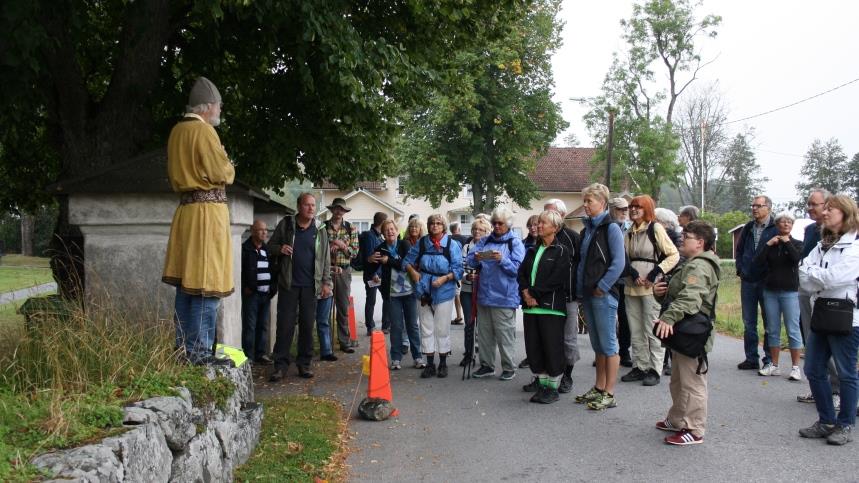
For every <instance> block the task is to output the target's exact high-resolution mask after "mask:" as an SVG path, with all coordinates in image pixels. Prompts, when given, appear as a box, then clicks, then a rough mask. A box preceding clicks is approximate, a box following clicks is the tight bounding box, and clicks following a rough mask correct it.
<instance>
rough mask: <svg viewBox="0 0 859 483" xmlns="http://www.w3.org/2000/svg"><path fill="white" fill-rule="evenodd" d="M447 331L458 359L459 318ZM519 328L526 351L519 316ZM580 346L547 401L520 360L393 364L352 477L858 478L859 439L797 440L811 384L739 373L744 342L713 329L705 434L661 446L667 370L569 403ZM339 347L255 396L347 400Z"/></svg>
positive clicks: (355, 365)
mask: <svg viewBox="0 0 859 483" xmlns="http://www.w3.org/2000/svg"><path fill="white" fill-rule="evenodd" d="M353 292H354V293H355V295H356V305H357V307H356V309H357V310H356V312H357V313H358V314H363V300H362V299H363V297H361V296H360V295H361V292H362V291H361V290H360V281H359V282H358V285H356V289H355V290H353ZM358 317H359V320H361V319H363V317H362V315H359V316H358ZM452 332H453V340H454V357H453V359H454V361H453V362H454V364H456V362H458V360H459V358H460V357H461V353H462V351H461V346H462V334H463V332H462V326H454V327H453V330H452ZM517 337H518V339H517V346H518V349H517V350H518V351H519V355H522V356H524V343H523V340H522V333H521V322H520V325H519V332H518V334H517ZM360 340H361V344H362V347H361V350H362V351H364V353H366V351H367V350H368V341H369V339H368V338H367V337H366V336H364V335H363V332H362V335H361V337H360ZM579 345H580V347H581V349H582V354H583V359H582V362H581V363H580V364H579V365H577V366H576V368H575V370H574V371H573V378H574V380H575V386H574V389H573V394H570V395H566V396H564V395H562V399H561V401H559V402H558V403H555V404H552V405H548V406H543V405H538V404H531V403H529V402H528V397H529V396H530V395H529V394H526V393H523V392H522V390H521V386H522V385H523V384H525V383H527V382H528V380H529V377H530V374H529V373H528V372H527V370H520V371H519V373H518V375H517V377H516V378H515V379H514V380H512V381H509V382H503V381H499V380H498V379H481V380H474V379H472V380H466V381H462V380H460V374H461V373H460V371H459V370H458V369H459V368H458V366H457V367H456V370H452V372H451V375H450V377H448V378H447V379H430V380H423V379H420V378H419V377H418V375H419V373H420V371H419V370H417V369H412V368H411V367H410V364H409V366H408V368H405V367H404V369H403V370H402V371H398V372H393V373H392V385H393V393H394V403H395V405H396V406H397V408H398V409H399V411H400V415H399V417H398V418H396V419H393V420H389V421H385V422H367V421H362V420H359V419H355V418H354V416H353V418H352V419H351V421H350V426H349V428H350V431H351V432H352V433H353V436H354V440H353V441H352V452H351V454H350V456H349V458H348V461H347V462H348V464H349V465H350V466H351V481H392V482H393V481H398V482H399V481H410V480H418V481H593V480H595V479H603V480H610V481H616V480H619V481H633V480H634V481H657V480H669V479H679V480H693V479H696V480H706V481H716V480H721V481H752V480H766V481H787V480H792V481H804V480H807V481H824V480H825V481H857V480H859V458H857V455H859V452H857V451H859V441H857V442H854V443H852V444H850V445H847V446H846V447H840V448H839V447H830V446H827V445H826V444H825V443H823V442H821V441H810V440H803V439H800V438H799V437H798V436H797V434H796V430H797V429H798V428H799V427H800V426H804V425H808V424H811V423H812V422H814V420H815V419H816V413H815V411H814V407H813V405H808V404H801V403H797V402H796V401H795V396H796V395H797V394H799V393H802V392H805V391H807V384H806V383H805V382H802V383H795V382H790V381H788V380H787V379H786V378H785V377H784V376H782V377H769V378H763V377H760V376H758V375H757V374H756V373H755V372H749V371H742V372H741V371H738V370H737V369H736V363H737V362H738V361H739V360H740V359H741V357H742V356H741V354H742V342H741V341H738V340H735V339H731V338H728V337H721V336H720V337H719V338H718V340H717V342H716V347H715V351H714V352H713V353H712V354H711V357H710V361H711V370H710V415H709V430H708V433H707V436H706V442H705V444H703V445H699V446H692V447H671V446H668V445H665V444H663V443H662V438H663V437H664V436H665V433H663V432H661V431H658V430H656V429H654V428H653V424H654V423H655V422H656V421H657V420H659V419H661V418H663V417H664V416H665V413H666V411H667V409H668V407H669V405H670V397H669V394H668V378H663V380H662V383H661V384H660V385H658V386H656V387H644V386H641V385H640V384H636V383H618V389H617V397H618V403H619V406H618V407H617V408H615V409H610V410H608V411H605V412H593V411H589V410H587V409H586V408H585V407H583V406H582V405H578V404H575V403H574V402H573V398H572V396H573V395H574V394H578V393H581V392H584V391H585V390H587V389H588V388H589V387H590V386H591V385H592V384H593V378H594V371H593V368H592V367H591V364H590V363H591V361H592V360H593V352H592V351H591V349H590V344H589V343H588V341H587V339H586V337H585V338H583V339H581V340H580V344H579ZM338 355H342V356H343V357H341V359H340V361H338V362H335V363H316V366H315V370H316V372H317V377H316V378H314V379H313V380H312V381H310V382H306V381H301V380H299V379H298V378H297V377H295V376H293V375H292V373H290V376H289V378H288V379H287V380H286V381H285V382H284V383H283V384H282V385H277V387H271V386H269V385H268V384H267V383H265V382H263V381H262V380H259V384H258V394H259V395H265V394H270V393H272V392H308V393H311V394H314V395H325V396H330V397H334V398H336V399H338V400H340V401H341V402H343V404H344V405H345V406H346V407H347V408H349V406H350V403H351V402H352V397H353V393H354V390H355V388H356V382H357V381H358V378H359V377H360V376H359V374H360V353H356V354H353V355H345V354H340V353H338ZM785 357H787V356H786V355H785ZM407 360H408V358H407ZM404 362H406V361H404ZM408 362H409V363H410V362H411V361H410V360H409V361H408ZM452 369H453V367H452ZM293 370H294V369H293ZM499 371H500V369H499ZM624 372H625V371H624ZM359 391H360V392H359V394H358V400H360V398H361V397H363V396H364V395H365V394H366V380H362V381H361V385H360V389H359ZM353 415H354V410H353Z"/></svg>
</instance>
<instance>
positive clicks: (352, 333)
mask: <svg viewBox="0 0 859 483" xmlns="http://www.w3.org/2000/svg"><path fill="white" fill-rule="evenodd" d="M355 325H356V324H355V304H354V302H353V299H352V296H351V295H350V296H349V339H350V340H351V341H353V342H354V341H356V340H358V328H357V327H356V326H355Z"/></svg>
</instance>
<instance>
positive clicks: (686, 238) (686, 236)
mask: <svg viewBox="0 0 859 483" xmlns="http://www.w3.org/2000/svg"><path fill="white" fill-rule="evenodd" d="M680 236H681V237H682V238H683V239H684V240H700V238H698V237H694V236H692V235H690V234H688V233H682V234H680Z"/></svg>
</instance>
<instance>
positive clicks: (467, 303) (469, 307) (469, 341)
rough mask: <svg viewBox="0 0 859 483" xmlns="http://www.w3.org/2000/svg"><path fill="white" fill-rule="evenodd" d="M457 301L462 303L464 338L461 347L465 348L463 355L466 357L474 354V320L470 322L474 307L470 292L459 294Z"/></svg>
mask: <svg viewBox="0 0 859 483" xmlns="http://www.w3.org/2000/svg"><path fill="white" fill-rule="evenodd" d="M459 301H460V302H462V317H463V319H462V320H464V321H465V325H464V326H463V327H465V336H464V337H463V339H462V341H463V345H464V346H465V354H466V356H467V355H469V354H474V324H475V322H476V320H474V321H472V320H471V318H472V317H473V316H474V306H473V304H472V303H471V292H460V294H459Z"/></svg>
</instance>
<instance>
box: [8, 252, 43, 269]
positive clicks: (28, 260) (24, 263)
mask: <svg viewBox="0 0 859 483" xmlns="http://www.w3.org/2000/svg"><path fill="white" fill-rule="evenodd" d="M50 261H51V259H50V258H45V257H25V256H24V255H16V254H11V255H4V256H3V257H0V267H40V268H48V267H50V264H49V263H50Z"/></svg>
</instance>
